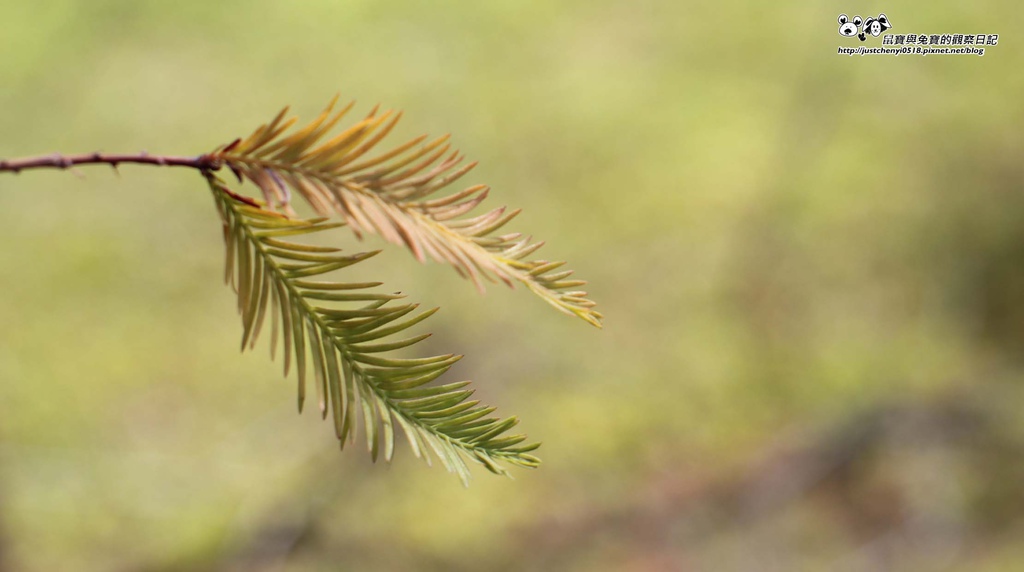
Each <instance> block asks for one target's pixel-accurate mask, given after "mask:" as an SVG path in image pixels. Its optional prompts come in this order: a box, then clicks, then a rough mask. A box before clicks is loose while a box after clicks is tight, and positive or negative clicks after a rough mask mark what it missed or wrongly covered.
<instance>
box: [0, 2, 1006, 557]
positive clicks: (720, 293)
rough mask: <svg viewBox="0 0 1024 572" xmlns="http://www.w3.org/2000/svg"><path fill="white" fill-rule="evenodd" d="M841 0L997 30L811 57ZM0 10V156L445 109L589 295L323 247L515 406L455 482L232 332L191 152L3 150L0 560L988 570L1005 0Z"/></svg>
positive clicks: (1001, 541) (996, 491)
mask: <svg viewBox="0 0 1024 572" xmlns="http://www.w3.org/2000/svg"><path fill="white" fill-rule="evenodd" d="M841 12H843V13H847V14H849V15H850V16H851V17H852V16H853V15H854V14H860V15H861V16H862V17H866V16H869V15H871V16H873V15H876V14H877V13H878V12H885V13H886V14H888V17H889V19H890V20H891V22H892V23H893V24H894V26H895V27H894V29H893V30H892V32H893V33H947V32H948V33H975V34H976V33H986V34H987V33H997V34H1000V40H999V45H997V46H994V47H990V48H989V50H988V52H987V53H986V55H985V56H984V57H976V56H928V57H918V56H914V57H911V56H900V57H888V56H886V57H882V56H874V57H848V56H840V55H837V53H836V52H837V47H838V46H840V45H859V42H857V41H856V40H855V39H854V40H850V39H847V38H843V37H841V36H839V35H838V23H837V22H836V18H837V16H838V14H839V13H841ZM0 15H2V16H0V157H14V156H24V155H33V154H42V153H51V152H55V151H62V152H84V151H93V150H104V151H125V152H135V151H139V150H143V149H145V150H148V151H151V152H154V153H167V154H197V153H200V152H204V151H206V150H209V149H211V148H213V147H214V146H215V145H218V144H221V143H224V142H227V141H230V140H231V139H233V138H234V137H236V136H239V135H244V134H246V133H248V132H249V131H250V130H251V129H253V128H254V127H255V126H257V125H258V124H259V123H261V122H263V121H265V120H267V119H269V118H270V117H271V116H272V115H273V114H274V113H276V111H277V110H278V109H279V108H280V107H281V106H282V105H284V104H286V103H291V104H293V106H294V109H295V110H296V111H297V112H298V113H299V114H300V115H301V116H303V117H309V116H311V115H313V114H314V113H316V112H318V111H319V110H320V108H321V107H322V106H323V104H324V103H325V102H326V101H327V100H328V99H329V98H330V97H331V96H333V95H334V94H335V93H336V92H339V91H340V92H341V93H342V95H343V97H352V98H355V99H357V100H358V101H359V102H360V103H359V107H358V109H360V110H362V111H365V110H367V109H369V107H370V106H371V105H372V104H373V103H376V102H382V103H383V104H385V105H386V106H390V107H395V108H401V109H404V110H405V111H406V116H405V117H406V119H404V120H403V124H402V125H401V126H400V127H401V129H399V131H400V133H398V134H396V135H395V137H394V141H399V140H402V139H403V136H412V135H416V134H419V133H432V134H439V133H444V132H451V133H453V134H454V138H455V142H456V144H457V145H458V146H459V147H460V148H461V149H463V150H464V151H466V152H467V153H468V154H469V155H470V157H472V158H475V159H479V160H480V161H481V166H480V167H478V168H477V170H476V171H474V174H473V176H472V177H471V179H472V180H471V182H473V183H477V182H487V183H488V184H490V185H492V186H493V187H494V193H493V194H492V199H491V201H493V202H494V203H496V204H500V203H507V204H510V205H514V206H519V207H522V208H524V210H525V213H524V215H523V216H522V217H521V218H520V219H518V220H517V222H516V225H515V227H516V228H515V229H516V230H523V231H524V232H529V233H533V234H535V235H536V236H539V237H542V238H544V239H546V240H548V242H549V246H547V247H545V250H544V251H542V252H545V253H546V255H547V256H550V257H556V258H560V259H567V260H569V261H570V265H571V267H572V268H575V269H577V271H578V274H579V275H580V276H581V277H583V278H586V279H589V280H590V281H591V284H590V287H589V290H590V292H591V294H592V296H593V297H594V298H595V299H596V300H598V301H599V302H600V307H599V308H600V309H601V310H602V311H603V312H604V313H605V314H606V316H607V324H606V327H605V329H604V330H602V331H598V330H595V329H593V328H589V327H588V326H586V325H585V324H583V323H582V322H580V321H578V320H572V319H570V318H566V317H564V316H561V315H558V314H557V313H555V312H553V311H551V310H550V308H548V307H547V306H546V305H544V304H543V303H542V302H541V301H539V300H537V299H534V298H532V297H531V296H529V295H528V294H527V293H526V292H524V291H523V290H522V289H518V290H515V291H509V290H506V289H504V288H503V287H500V288H499V287H494V288H491V289H490V291H489V292H488V293H487V295H486V296H478V295H476V294H475V293H474V292H473V289H472V286H471V285H469V284H468V283H464V282H463V281H461V280H459V279H458V277H457V276H456V275H455V274H454V273H452V272H451V271H450V270H449V269H447V268H443V267H440V266H438V265H428V266H419V265H417V264H416V263H415V262H414V260H413V259H412V258H411V256H410V255H409V254H408V253H406V252H404V251H402V250H400V249H397V248H389V249H388V250H387V251H386V255H382V256H380V257H377V258H376V259H374V260H373V261H370V262H367V263H365V264H364V265H361V267H360V268H359V269H358V270H357V269H353V272H358V273H363V275H366V276H372V277H373V278H378V279H383V280H385V281H386V283H387V284H388V285H389V287H391V286H393V287H394V289H400V290H403V291H405V292H409V293H410V294H411V296H412V298H413V299H414V300H417V301H420V302H423V303H424V304H427V305H439V306H441V307H442V311H441V312H440V313H439V314H438V315H437V316H435V317H434V318H432V319H431V320H430V321H428V323H427V324H426V329H427V330H429V331H433V332H434V333H435V335H434V337H433V338H431V341H430V344H431V347H430V348H428V349H429V350H436V351H437V352H449V351H450V352H457V353H464V354H466V355H467V358H466V359H464V360H463V361H462V362H460V363H459V364H458V365H457V367H456V368H455V369H454V370H453V372H452V373H450V374H449V377H448V378H449V379H450V380H453V381H454V380H457V379H473V380H474V381H475V382H476V386H477V387H478V388H479V389H478V392H479V395H481V396H482V398H483V399H484V400H486V401H487V402H490V403H492V404H495V405H498V406H499V412H503V413H505V414H516V415H518V416H520V417H521V418H522V419H523V423H522V425H521V426H520V427H521V428H522V429H523V430H524V431H526V432H528V433H529V434H530V435H531V437H533V438H535V439H538V440H541V441H543V442H544V446H543V447H542V448H541V450H540V451H539V453H540V456H541V457H542V458H543V459H544V464H543V465H542V467H541V468H540V469H539V470H536V471H526V470H517V471H515V477H516V478H515V479H514V480H509V479H502V478H497V477H492V476H490V475H489V474H487V473H485V472H484V471H476V478H475V479H474V481H473V484H472V486H471V487H470V488H469V489H468V490H467V489H463V488H462V486H461V485H460V484H459V482H458V480H457V479H456V478H455V477H453V476H452V475H449V474H447V473H445V472H444V471H443V470H442V469H440V468H439V467H436V466H435V467H434V468H427V467H426V466H425V465H423V464H422V463H421V462H420V461H418V460H416V459H414V458H413V457H412V455H411V453H410V451H409V450H408V449H407V448H406V447H405V445H404V443H403V444H401V447H400V449H399V454H398V455H397V459H396V461H395V462H394V463H393V464H392V465H391V466H386V465H382V464H378V465H374V464H372V463H371V462H370V460H369V456H368V455H367V454H365V453H364V452H363V451H362V450H358V449H357V450H351V451H348V450H347V451H346V452H344V453H339V452H338V451H337V446H336V443H335V441H334V437H333V435H332V431H331V430H330V428H329V427H328V426H327V424H325V423H323V422H321V421H320V420H319V418H318V417H317V416H316V415H315V414H313V413H311V412H307V413H306V414H304V415H302V416H298V415H297V414H296V412H295V405H294V403H295V401H294V400H295V396H294V391H295V389H294V386H293V382H292V381H290V380H289V381H284V380H283V379H282V377H281V375H280V370H279V367H280V366H279V364H275V363H272V362H271V361H270V359H269V357H268V355H267V352H266V347H265V346H261V347H260V349H259V351H256V352H254V353H250V354H246V355H242V356H240V355H238V350H237V346H238V336H239V335H240V325H239V323H238V319H237V316H236V315H235V313H234V305H233V294H232V293H231V292H230V290H229V289H228V288H226V287H224V286H223V284H222V283H221V264H222V254H221V239H220V234H219V233H220V228H219V222H218V220H217V216H216V213H215V211H214V209H213V205H212V201H211V199H210V197H209V195H208V192H207V191H206V188H205V185H204V184H203V183H202V181H201V180H199V178H198V177H196V176H195V174H194V173H190V172H185V171H176V170H170V169H166V170H160V169H153V168H142V167H131V166H125V167H122V169H121V176H120V177H118V176H115V175H114V174H113V173H112V172H110V171H109V170H107V169H99V168H91V169H82V174H83V175H84V179H83V180H79V179H77V178H76V177H75V176H74V175H72V174H70V173H61V172H32V173H25V174H22V175H19V176H13V175H3V176H0V570H4V571H5V572H6V571H8V570H28V571H43V570H47V571H48V570H82V571H93V570H116V571H164V570H167V571H169V570H238V571H241V570H246V571H250V570H287V571H307V570H309V571H314V570H437V571H442V570H464V571H476V570H580V571H583V570H586V571H603V570H609V571H611V570H636V571H648V570H650V571H661V570H710V571H729V570H758V571H760V570H778V571H791V570H911V571H916V570H921V571H924V570H980V571H985V570H992V571H995V570H999V571H1003V570H1024V414H1022V413H1024V411H1022V410H1024V385H1022V381H1024V360H1022V359H1021V358H1022V355H1021V349H1022V344H1024V196H1022V194H1021V188H1022V180H1024V137H1022V135H1021V133H1022V127H1024V113H1022V111H1024V105H1022V103H1021V102H1022V101H1024V73H1021V70H1022V69H1024V52H1022V50H1021V38H1022V37H1024V36H1021V30H1022V29H1024V11H1021V10H1020V7H1019V5H1018V4H1017V3H1015V2H1010V1H1008V0H990V1H986V2H972V3H963V2H952V1H950V0H940V1H936V2H929V3H926V4H922V3H916V2H915V3H912V2H909V1H906V0H896V1H892V2H888V3H854V4H842V3H836V2H827V3H821V2H819V3H811V4H808V3H806V2H786V1H784V2H772V3H764V2H755V1H753V0H745V1H744V0H725V1H721V2H714V3H694V2H668V1H653V0H638V1H630V2H626V1H593V0H591V1H587V2H579V1H569V2H543V1H526V0H520V1H515V2H512V1H504V0H499V1H494V2H436V3H425V2H410V1H390V0H389V1H378V2H368V1H362V2H358V1H334V0H317V1H314V0H303V1H301V2H285V1H271V0H247V1H241V0H228V1H221V2H206V1H199V0H179V1H177V2H173V3H171V2H146V1H140V0H79V1H74V0H47V1H45V2H17V1H13V0H0ZM872 42H873V44H880V40H879V39H872V40H869V43H872ZM873 44H872V45H873ZM248 190H249V191H250V192H251V191H252V189H251V188H250V189H248ZM337 240H338V241H339V242H340V243H342V244H343V245H346V247H348V248H354V249H357V248H375V247H378V246H380V245H381V244H383V243H382V242H381V241H379V240H378V239H376V238H374V237H371V238H369V239H367V240H366V242H365V243H364V244H362V245H360V244H359V243H357V242H356V241H355V239H353V238H352V237H351V236H350V235H349V234H345V233H339V234H338V235H337Z"/></svg>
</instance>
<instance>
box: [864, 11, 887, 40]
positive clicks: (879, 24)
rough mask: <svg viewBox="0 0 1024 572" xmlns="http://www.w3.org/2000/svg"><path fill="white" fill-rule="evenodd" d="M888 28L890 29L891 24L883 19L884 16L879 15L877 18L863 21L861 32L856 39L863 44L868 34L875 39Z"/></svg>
mask: <svg viewBox="0 0 1024 572" xmlns="http://www.w3.org/2000/svg"><path fill="white" fill-rule="evenodd" d="M889 28H892V24H890V23H889V19H888V18H886V17H885V14H879V15H878V17H877V18H868V19H867V20H865V21H864V27H863V28H862V29H861V32H860V34H859V35H858V36H857V37H858V38H860V41H862V42H863V41H864V40H865V39H867V35H868V34H871V35H872V36H874V37H876V38H877V37H878V35H879V34H881V33H882V32H884V31H886V30H888V29H889Z"/></svg>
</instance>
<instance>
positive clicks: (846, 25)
mask: <svg viewBox="0 0 1024 572" xmlns="http://www.w3.org/2000/svg"><path fill="white" fill-rule="evenodd" d="M860 22H861V20H860V16H854V17H853V20H849V19H848V18H847V17H846V14H840V15H839V35H840V36H846V37H847V38H849V37H852V36H855V35H857V27H858V26H860ZM861 39H863V38H861Z"/></svg>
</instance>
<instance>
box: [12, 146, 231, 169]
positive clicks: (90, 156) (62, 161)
mask: <svg viewBox="0 0 1024 572" xmlns="http://www.w3.org/2000/svg"><path fill="white" fill-rule="evenodd" d="M122 163H134V164H138V165H157V166H161V167H188V168H191V169H196V170H199V171H204V172H206V171H216V170H218V169H220V167H221V162H220V161H219V160H218V159H216V158H215V157H213V156H211V155H209V154H206V155H198V156H196V157H176V156H169V155H150V154H149V153H146V152H145V151H143V152H141V153H137V154H108V153H84V154H81V155H61V154H59V153H56V154H53V155H42V156H38V157H23V158H20V159H0V173H15V174H17V173H20V172H21V171H26V170H29V169H70V168H72V167H74V166H76V165H109V166H110V167H113V168H114V169H117V166H118V165H120V164H122Z"/></svg>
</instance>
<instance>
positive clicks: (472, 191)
mask: <svg viewBox="0 0 1024 572" xmlns="http://www.w3.org/2000/svg"><path fill="white" fill-rule="evenodd" d="M336 100H337V98H335V101H332V102H331V104H330V105H329V106H328V107H327V109H326V110H324V112H323V113H322V114H321V115H320V116H319V117H318V118H317V119H316V120H314V121H313V122H312V123H310V124H308V125H306V126H305V127H303V128H301V129H297V130H291V131H290V129H291V127H292V126H293V125H294V123H295V121H296V120H295V119H294V118H292V119H287V120H286V119H285V115H286V114H287V108H285V109H284V110H282V111H281V113H279V114H278V115H277V117H275V118H274V119H273V120H272V121H271V122H269V123H267V124H264V125H262V126H260V128H258V129H257V130H256V131H255V132H253V133H252V134H251V135H250V136H249V137H247V138H245V139H236V140H234V141H233V142H232V143H230V144H228V145H223V146H221V147H218V148H217V149H216V150H214V151H213V152H211V153H207V154H203V155H198V156H194V157H182V156H166V155H150V154H149V153H146V152H142V153H137V154H109V153H87V154H79V155H60V154H55V155H46V156H38V157H26V158H20V159H6V160H0V173H12V174H17V173H20V172H22V171H27V170H36V169H65V170H67V169H74V168H75V167H77V166H82V165H106V166H109V167H112V168H114V169H115V170H116V169H117V167H118V165H121V164H139V165H151V166H165V167H185V168H190V169H194V170H197V171H199V172H200V173H201V174H202V175H203V177H204V178H205V179H206V181H207V182H208V184H209V187H210V190H211V191H212V192H213V195H214V199H215V203H216V206H217V210H218V212H219V213H220V216H221V219H222V222H223V226H224V240H225V245H226V263H225V279H226V280H227V281H228V282H229V283H231V285H232V286H233V287H234V288H235V291H236V292H237V293H238V310H239V313H240V314H241V316H242V349H243V350H244V349H246V348H249V349H251V348H253V347H254V346H255V344H256V340H257V338H258V336H259V334H260V332H261V329H262V327H263V325H264V323H265V322H266V321H267V320H268V319H269V321H270V332H271V333H270V349H271V357H273V356H274V354H275V352H276V351H277V348H279V347H280V348H282V351H281V354H282V356H283V361H284V371H285V375H286V376H287V375H288V373H289V371H290V370H291V368H292V367H293V364H294V371H295V372H296V376H297V378H298V405H299V410H300V411H301V410H302V408H303V405H304V403H305V399H306V389H307V387H306V385H307V384H306V381H307V375H306V374H307V370H308V371H311V372H312V377H313V384H314V387H315V390H316V393H317V396H318V403H319V408H320V411H321V414H322V415H323V416H324V417H326V416H328V415H331V417H332V419H333V421H334V426H335V432H336V435H337V437H338V439H339V441H340V442H341V444H342V447H344V445H345V443H346V442H351V441H352V440H354V439H355V433H356V426H357V418H361V419H362V421H363V422H362V427H363V432H364V433H365V435H366V439H367V446H368V448H369V450H370V452H371V455H372V457H373V459H374V460H376V459H377V457H378V456H379V454H380V453H381V452H383V456H384V458H385V459H387V460H390V459H391V456H392V454H393V451H394V440H395V429H394V425H396V424H397V425H398V426H399V427H400V428H401V429H402V431H403V432H404V433H405V435H406V437H407V438H408V441H409V443H410V445H411V446H412V449H413V452H414V453H415V454H416V456H419V457H423V458H424V459H426V460H427V462H428V463H429V462H430V458H431V456H433V457H436V458H437V459H439V460H440V461H441V462H442V464H443V465H444V466H445V467H446V468H447V469H448V470H449V471H452V472H455V473H457V474H458V475H459V477H460V479H462V480H463V482H466V481H467V479H468V478H469V471H468V468H467V466H466V463H465V459H469V460H472V461H476V462H478V463H480V464H482V465H484V467H486V468H487V469H488V470H490V471H491V472H494V473H498V474H507V472H506V469H505V468H504V467H503V466H502V464H501V463H506V464H512V465H519V466H523V467H536V466H537V465H538V463H539V460H538V459H537V458H536V457H534V456H532V455H531V454H530V452H531V451H533V450H535V449H536V448H537V447H538V446H539V445H537V444H523V443H524V442H525V440H526V437H525V436H523V435H507V434H506V433H507V431H508V430H509V429H511V428H512V427H513V426H515V425H516V423H518V421H517V419H516V418H515V417H510V418H507V419H500V418H495V417H491V416H490V415H491V413H492V412H493V411H494V408H493V407H485V406H483V405H480V404H479V403H478V402H477V401H473V400H469V397H470V395H471V394H472V390H469V389H465V388H466V386H467V385H468V383H469V382H457V383H448V384H444V385H432V384H431V382H432V381H434V380H435V379H437V378H438V377H440V376H441V375H442V374H444V373H445V372H446V371H448V369H449V368H451V366H452V364H454V363H455V362H456V361H458V360H459V359H460V358H461V356H455V355H451V354H445V355H440V356H432V357H426V358H393V357H386V356H384V355H382V354H386V353H387V352H393V351H396V350H401V349H403V348H406V347H409V346H412V345H414V344H416V343H418V342H419V341H421V340H423V339H425V338H426V337H427V336H428V335H429V334H421V335H416V336H411V337H407V338H404V339H400V340H392V339H391V336H392V335H394V334H398V333H400V332H402V331H404V330H406V329H408V328H410V327H412V326H414V325H415V324H417V323H419V322H420V321H422V320H424V319H425V318H427V317H428V316H430V315H431V314H433V312H434V310H430V311H427V312H422V313H420V314H418V315H414V316H412V317H408V315H409V314H411V313H413V312H414V311H415V310H416V305H413V304H398V303H397V302H396V303H392V302H393V301H395V300H398V299H399V298H402V296H401V295H399V294H397V293H396V294H386V293H379V292H373V291H372V288H373V287H375V286H379V285H380V284H379V283H346V282H335V281H324V280H311V278H314V277H318V276H322V275H325V274H329V273H332V272H334V271H337V270H341V269H344V268H346V267H348V266H351V265H353V264H356V263H358V262H360V261H362V260H365V259H366V258H369V257H370V256H373V255H374V254H376V252H368V253H360V254H355V255H350V256H342V255H340V254H338V253H339V252H340V250H339V249H337V248H334V247H326V246H315V245H311V244H304V243H301V242H293V241H292V240H290V239H287V240H286V238H288V237H302V236H308V235H311V234H313V233H318V232H321V231H324V230H327V229H330V228H334V227H338V226H348V227H349V228H351V229H352V230H353V231H354V232H355V233H356V235H357V236H360V235H361V233H373V234H378V235H380V236H382V237H383V238H384V239H385V240H387V241H389V242H392V243H395V244H400V245H404V246H405V247H407V248H408V249H409V250H410V251H411V252H412V253H413V255H414V256H415V257H416V258H417V259H418V260H419V261H421V262H422V261H425V260H426V259H427V258H430V259H433V260H436V261H439V262H443V263H446V264H449V265H451V266H452V267H453V268H454V269H455V270H456V272H458V273H459V274H460V275H462V276H463V277H466V278H468V279H470V280H471V281H473V283H474V284H476V286H477V287H478V288H480V289H481V290H482V288H483V285H482V280H489V281H492V282H494V281H501V282H504V283H505V284H508V285H509V286H514V285H515V284H517V283H518V284H522V285H524V286H526V288H527V289H529V290H530V291H531V292H533V293H534V294H536V295H538V296H539V297H541V298H542V299H544V300H545V301H546V302H548V303H549V304H551V305H552V306H554V307H555V308H557V309H558V310H559V311H561V312H564V313H567V314H570V315H575V316H578V317H579V318H581V319H583V320H585V321H586V322H588V323H590V324H592V325H594V326H597V327H600V326H601V320H602V316H601V313H600V312H597V311H595V310H594V309H593V307H594V305H595V304H594V302H593V301H591V300H589V299H588V298H587V297H586V296H587V293H586V292H583V291H581V290H578V289H576V288H579V287H580V286H582V285H583V284H585V282H584V281H582V280H575V279H570V275H571V274H572V271H571V270H562V269H561V266H562V265H563V264H564V263H563V262H550V261H547V260H530V259H528V257H529V256H530V255H531V254H532V253H534V252H535V251H536V250H537V249H539V248H540V247H541V246H543V243H542V242H533V241H532V239H531V238H530V237H523V236H522V235H520V234H519V233H507V234H500V235H496V232H497V231H498V230H499V229H500V228H502V227H503V226H504V225H505V224H506V223H508V222H509V221H510V220H512V219H513V218H514V217H515V216H516V215H518V214H519V211H518V210H514V211H511V212H506V209H505V207H500V208H496V209H493V210H491V211H489V212H486V213H484V214H482V215H478V216H474V217H471V218H462V217H463V216H464V215H467V214H468V213H470V212H471V211H472V210H473V209H475V208H476V207H477V206H478V205H479V204H480V203H481V202H482V201H483V200H484V199H485V198H486V197H487V194H488V191H489V189H488V188H487V187H486V186H484V185H475V186H471V187H468V188H466V189H464V190H461V191H457V192H454V193H452V194H450V195H448V196H446V197H442V198H439V199H431V198H429V197H430V196H431V195H433V194H434V193H435V192H437V191H439V190H441V189H443V188H445V187H447V186H448V185H450V184H451V183H453V182H455V181H456V180H458V179H459V178H461V177H462V176H464V175H465V174H466V173H468V172H469V171H470V170H471V169H472V168H473V167H474V166H475V165H476V163H469V164H467V165H463V166H459V165H460V163H461V162H462V161H463V157H462V155H460V154H459V153H458V152H457V151H455V152H451V153H449V144H448V136H444V137H440V138H438V139H435V140H433V141H429V142H426V137H425V136H422V137H417V138H415V139H413V140H411V141H408V142H406V143H404V144H402V145H399V146H397V147H394V148H391V149H390V150H386V151H382V152H378V151H377V147H378V144H379V143H381V141H382V140H383V139H384V138H385V137H386V136H387V134H388V133H389V132H390V131H391V130H392V129H393V128H394V126H395V124H396V123H397V122H398V120H399V118H400V117H401V113H393V112H390V111H386V112H382V113H379V109H378V108H374V109H373V110H372V111H371V112H370V113H369V114H368V115H367V116H366V117H365V118H363V119H362V120H360V121H357V122H356V123H355V124H354V125H352V126H351V127H349V128H347V129H344V130H341V131H340V132H339V133H337V134H335V135H332V136H331V135H330V133H331V131H332V129H333V128H334V126H335V125H336V124H338V122H339V121H340V120H341V119H342V118H343V117H344V116H345V115H346V113H347V112H348V111H349V110H350V109H351V108H352V107H353V104H352V103H349V104H348V105H346V106H344V108H343V109H341V110H340V111H337V112H335V111H333V108H334V105H335V102H336ZM223 167H228V168H229V169H230V170H231V171H232V172H233V173H234V174H235V175H236V177H237V178H238V180H239V182H243V181H246V180H248V181H250V182H252V183H254V184H255V185H256V186H257V187H258V188H259V189H260V191H261V193H262V196H263V200H262V201H261V200H257V199H254V198H251V197H248V196H245V195H242V194H238V193H236V192H234V191H232V190H231V189H230V188H228V186H227V185H226V184H225V183H224V182H223V181H222V180H221V179H219V178H218V177H217V176H216V175H215V174H214V172H215V171H218V170H220V169H221V168H223ZM293 193H294V194H298V195H299V196H300V197H302V198H303V199H304V200H305V201H307V202H308V203H309V204H310V206H311V207H312V208H313V209H314V210H315V211H316V212H317V213H319V214H320V215H321V217H322V218H317V219H311V220H302V219H298V218H296V215H295V212H294V211H293V210H292V208H291V205H290V202H291V198H292V194H293ZM277 209H279V210H280V211H282V212H278V210H277ZM335 215H338V216H340V218H341V221H340V222H331V220H330V217H332V216H335ZM435 310H436V309H435Z"/></svg>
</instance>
